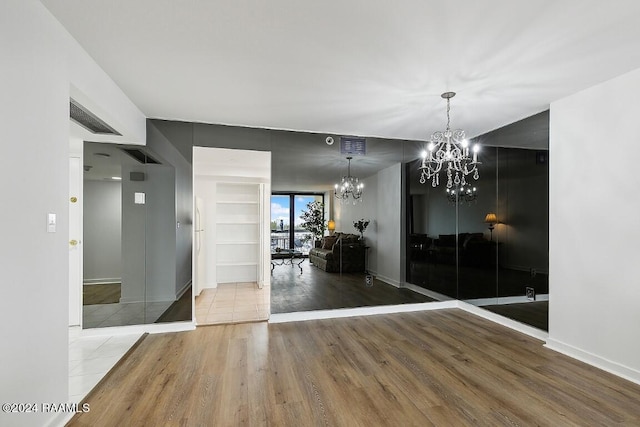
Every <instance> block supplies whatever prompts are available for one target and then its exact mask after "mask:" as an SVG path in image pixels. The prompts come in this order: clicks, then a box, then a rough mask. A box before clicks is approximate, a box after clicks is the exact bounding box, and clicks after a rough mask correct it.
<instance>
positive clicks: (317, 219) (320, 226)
mask: <svg viewBox="0 0 640 427" xmlns="http://www.w3.org/2000/svg"><path fill="white" fill-rule="evenodd" d="M300 219H302V221H303V223H302V224H300V226H301V227H302V228H304V229H305V230H307V231H308V232H310V233H311V235H312V236H313V239H314V240H320V239H322V236H323V235H324V230H325V228H326V224H325V223H324V204H323V203H322V202H319V201H317V200H316V201H314V202H309V203H307V210H306V211H302V214H301V215H300ZM312 247H313V245H312Z"/></svg>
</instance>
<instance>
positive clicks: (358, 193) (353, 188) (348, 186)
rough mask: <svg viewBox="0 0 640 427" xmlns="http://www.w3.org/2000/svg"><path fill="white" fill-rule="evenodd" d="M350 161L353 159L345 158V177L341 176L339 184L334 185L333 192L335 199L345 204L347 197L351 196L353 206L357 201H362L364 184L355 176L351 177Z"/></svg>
mask: <svg viewBox="0 0 640 427" xmlns="http://www.w3.org/2000/svg"><path fill="white" fill-rule="evenodd" d="M351 159H353V157H347V160H348V161H349V166H348V167H347V176H343V177H342V180H341V181H340V184H336V185H335V190H336V198H338V199H340V201H341V202H343V203H345V202H347V201H348V200H349V196H351V198H352V200H353V204H355V203H356V201H358V200H360V201H362V189H363V188H364V184H363V183H361V182H360V180H359V179H358V178H356V177H355V176H351Z"/></svg>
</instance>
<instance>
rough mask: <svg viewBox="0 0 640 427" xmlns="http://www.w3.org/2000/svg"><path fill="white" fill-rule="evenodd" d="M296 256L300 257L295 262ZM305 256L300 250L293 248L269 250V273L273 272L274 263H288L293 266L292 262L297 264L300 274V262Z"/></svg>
mask: <svg viewBox="0 0 640 427" xmlns="http://www.w3.org/2000/svg"><path fill="white" fill-rule="evenodd" d="M296 258H300V261H299V262H296ZM305 259H306V258H304V257H303V256H302V252H300V251H297V250H295V249H280V251H272V252H271V273H272V274H273V269H274V268H275V267H276V265H285V264H288V265H290V266H292V267H293V265H294V264H297V265H298V268H299V269H300V274H302V266H301V264H302V263H303V262H304V260H305Z"/></svg>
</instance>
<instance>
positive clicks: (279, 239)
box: [271, 193, 324, 255]
mask: <svg viewBox="0 0 640 427" xmlns="http://www.w3.org/2000/svg"><path fill="white" fill-rule="evenodd" d="M314 201H319V202H320V203H322V204H323V205H324V195H322V194H304V193H278V194H272V195H271V250H272V251H274V250H275V249H276V248H280V249H294V250H298V251H300V252H302V253H303V254H304V255H308V254H309V250H310V249H311V248H312V247H313V236H312V235H311V233H310V232H308V231H307V230H305V229H304V228H302V222H303V221H302V219H301V218H300V216H301V215H302V211H305V210H307V205H308V204H309V203H311V202H314Z"/></svg>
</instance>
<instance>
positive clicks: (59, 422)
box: [45, 402, 80, 427]
mask: <svg viewBox="0 0 640 427" xmlns="http://www.w3.org/2000/svg"><path fill="white" fill-rule="evenodd" d="M69 403H80V402H69ZM74 415H75V412H59V413H57V414H56V416H55V417H53V418H51V419H50V420H49V422H48V423H47V424H45V427H64V426H66V425H67V423H68V422H69V421H71V418H73V416H74Z"/></svg>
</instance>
